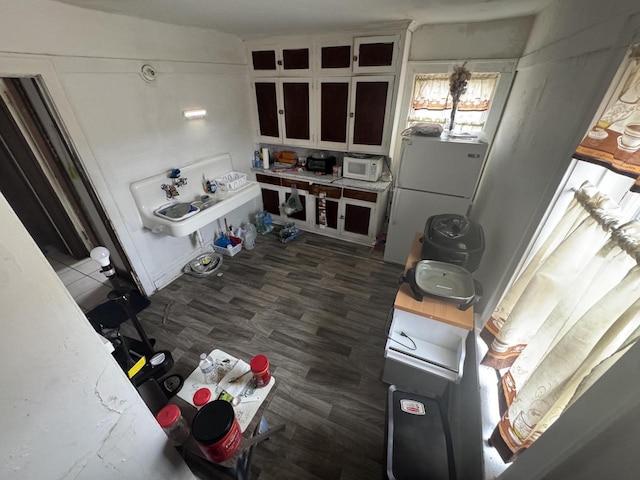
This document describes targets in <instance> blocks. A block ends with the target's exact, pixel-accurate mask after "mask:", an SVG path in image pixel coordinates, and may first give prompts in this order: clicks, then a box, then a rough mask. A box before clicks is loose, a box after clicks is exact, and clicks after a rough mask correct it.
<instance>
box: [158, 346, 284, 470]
mask: <svg viewBox="0 0 640 480" xmlns="http://www.w3.org/2000/svg"><path fill="white" fill-rule="evenodd" d="M212 354H217V356H218V357H220V356H223V357H226V358H234V357H232V356H231V355H228V354H225V353H224V352H222V351H220V350H215V351H214V352H212ZM194 372H197V370H196V371H194ZM192 375H197V373H194V374H192ZM189 378H191V376H190V377H189ZM272 379H273V381H274V382H275V383H274V384H273V385H272V386H271V389H270V390H269V392H268V393H267V395H266V397H265V398H264V399H263V400H262V401H261V403H260V406H259V407H258V409H257V410H256V411H255V413H254V415H253V417H252V418H251V421H250V422H249V424H248V425H247V427H246V428H245V429H244V431H243V434H242V440H241V441H240V446H239V447H238V450H237V451H236V453H235V454H234V455H233V457H231V458H229V459H228V460H226V461H224V462H221V463H212V462H210V461H209V460H208V459H207V458H205V456H204V455H203V453H202V451H201V450H200V448H199V447H198V445H197V444H196V442H195V440H193V438H192V437H189V439H188V440H187V442H186V443H185V444H184V445H182V446H180V447H178V451H179V452H180V453H181V455H182V457H183V459H184V460H185V461H186V462H187V465H191V466H193V467H197V468H198V469H199V470H203V471H204V472H210V473H211V475H213V476H214V478H219V477H221V475H222V478H235V479H238V480H245V479H247V478H248V475H249V471H250V468H251V460H252V457H253V452H254V449H255V447H256V446H257V444H258V443H260V442H262V441H264V440H267V439H268V438H269V437H271V436H272V435H274V434H276V433H278V432H281V431H284V429H285V427H286V425H284V424H282V425H276V426H273V427H271V426H269V424H268V423H267V421H266V419H265V418H264V414H265V412H266V410H267V409H268V408H269V404H270V403H271V400H272V399H273V398H274V397H275V395H276V393H277V390H278V386H279V385H280V381H279V380H278V379H276V378H275V377H272ZM188 380H189V379H187V381H185V384H186V383H187V382H188ZM220 383H222V381H221V382H220ZM183 388H184V387H183ZM192 388H195V387H192ZM259 393H260V389H257V390H256V394H259ZM170 403H174V404H176V405H177V406H178V407H180V410H181V412H182V415H183V416H184V418H185V419H186V420H187V423H188V424H189V425H191V423H192V422H193V418H194V417H195V415H196V413H197V409H196V408H195V407H194V406H193V405H192V404H191V403H189V402H187V401H185V400H184V399H183V398H180V396H178V395H176V396H174V397H173V398H172V399H171V401H170ZM240 405H242V404H240Z"/></svg>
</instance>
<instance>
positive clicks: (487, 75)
mask: <svg viewBox="0 0 640 480" xmlns="http://www.w3.org/2000/svg"><path fill="white" fill-rule="evenodd" d="M463 62H464V59H462V60H459V61H450V62H417V61H410V62H409V63H408V65H407V74H406V77H405V82H404V85H403V90H402V91H403V93H402V103H401V104H400V108H401V110H400V117H399V119H400V120H399V125H398V129H397V131H398V132H401V131H402V130H404V128H406V127H408V126H411V125H412V124H413V123H416V122H428V121H433V122H436V123H439V124H440V125H443V126H444V125H445V121H446V119H447V118H449V117H450V116H451V97H450V96H449V95H448V92H449V75H450V74H451V72H452V71H453V66H454V65H456V64H457V65H460V64H462V63H463ZM466 67H467V68H468V69H469V70H470V71H471V72H472V77H471V82H470V85H469V87H468V89H467V93H466V94H465V95H464V96H463V97H462V101H463V102H466V104H465V103H463V105H464V108H459V109H458V113H457V115H456V124H459V122H465V123H466V124H468V125H470V127H469V128H465V130H469V129H471V125H473V126H474V127H473V129H472V131H473V132H483V135H484V136H485V139H486V140H487V141H488V142H491V141H492V140H493V136H494V134H495V132H496V129H497V127H498V122H499V121H500V116H501V115H502V110H503V109H504V105H505V103H506V101H507V97H508V95H509V88H510V87H511V83H512V82H513V77H514V75H515V68H516V61H515V60H470V61H468V62H467V64H466ZM474 77H475V82H474ZM447 97H448V99H447ZM476 97H477V98H476ZM429 101H431V102H432V103H431V104H429ZM425 102H426V103H425ZM438 102H440V105H438V106H436V104H437V103H438ZM474 102H475V104H474ZM447 103H448V104H449V105H448V108H447ZM485 107H486V108H485ZM438 109H439V110H438ZM400 145H401V141H400V135H398V137H396V140H395V143H394V149H395V151H394V155H392V157H394V158H395V157H397V156H398V155H399V154H400Z"/></svg>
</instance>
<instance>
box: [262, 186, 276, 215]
mask: <svg viewBox="0 0 640 480" xmlns="http://www.w3.org/2000/svg"><path fill="white" fill-rule="evenodd" d="M262 204H263V205H264V209H265V210H266V211H267V212H269V213H270V214H272V215H280V194H279V192H278V191H277V190H270V189H268V188H263V189H262Z"/></svg>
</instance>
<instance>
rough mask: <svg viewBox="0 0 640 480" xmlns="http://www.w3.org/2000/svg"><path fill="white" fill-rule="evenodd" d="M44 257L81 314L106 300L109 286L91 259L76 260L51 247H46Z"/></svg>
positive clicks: (98, 267)
mask: <svg viewBox="0 0 640 480" xmlns="http://www.w3.org/2000/svg"><path fill="white" fill-rule="evenodd" d="M45 256H46V258H47V260H49V263H50V264H51V266H52V267H53V269H54V270H55V271H56V273H57V274H58V277H59V278H60V280H62V283H64V285H65V286H66V287H67V290H69V293H71V296H72V297H73V298H74V300H75V301H76V303H77V304H78V305H79V306H80V308H82V311H83V312H88V311H89V310H91V309H92V308H93V307H95V306H96V305H99V304H101V303H104V302H105V301H106V300H107V294H108V293H109V291H110V290H111V286H110V284H109V281H108V280H107V279H106V277H105V276H104V275H103V274H102V273H100V265H98V264H97V263H96V262H95V261H93V260H91V258H85V259H83V260H76V259H75V258H73V257H70V256H69V255H67V254H66V253H62V252H60V251H58V250H57V249H56V248H53V247H47V252H46V254H45Z"/></svg>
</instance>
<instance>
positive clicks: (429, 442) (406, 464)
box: [387, 385, 456, 480]
mask: <svg viewBox="0 0 640 480" xmlns="http://www.w3.org/2000/svg"><path fill="white" fill-rule="evenodd" d="M387 476H388V477H389V479H390V480H455V478H456V472H455V465H454V461H453V450H452V447H451V432H450V430H449V422H448V421H447V415H446V410H445V407H444V405H443V404H442V401H441V400H440V399H439V397H436V396H435V395H434V396H426V395H417V394H415V393H408V392H402V391H400V390H397V389H396V386H395V385H391V386H390V387H389V396H388V400H387Z"/></svg>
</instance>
